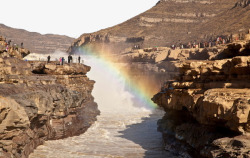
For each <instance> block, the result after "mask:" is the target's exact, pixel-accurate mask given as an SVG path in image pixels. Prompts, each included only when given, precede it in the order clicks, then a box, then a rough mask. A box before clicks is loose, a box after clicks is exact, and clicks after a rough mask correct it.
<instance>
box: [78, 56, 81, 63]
mask: <svg viewBox="0 0 250 158" xmlns="http://www.w3.org/2000/svg"><path fill="white" fill-rule="evenodd" d="M78 63H79V64H80V63H81V57H80V56H79V57H78Z"/></svg>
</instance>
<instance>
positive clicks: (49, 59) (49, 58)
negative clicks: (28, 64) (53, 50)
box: [47, 55, 50, 63]
mask: <svg viewBox="0 0 250 158" xmlns="http://www.w3.org/2000/svg"><path fill="white" fill-rule="evenodd" d="M47 59H48V60H47V62H48V63H49V62H50V55H49V56H48V57H47Z"/></svg>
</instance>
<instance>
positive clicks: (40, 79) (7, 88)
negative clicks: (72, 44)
mask: <svg viewBox="0 0 250 158" xmlns="http://www.w3.org/2000/svg"><path fill="white" fill-rule="evenodd" d="M88 71H90V67H88V66H86V65H82V64H71V65H57V63H45V62H27V61H23V60H20V59H18V58H15V57H4V58H2V57H0V157H28V155H29V154H30V153H31V152H32V151H33V150H34V149H35V148H36V147H37V146H38V145H41V144H43V143H44V141H46V140H51V139H61V138H66V137H69V136H75V135H79V134H82V133H83V132H85V131H86V130H87V128H88V127H90V126H91V124H92V123H93V122H94V121H95V120H96V116H97V115H98V114H99V110H98V109H97V104H96V103H95V102H94V101H93V100H94V98H93V96H92V95H91V91H92V89H93V85H94V81H91V80H89V78H88V77H87V76H86V73H87V72H88Z"/></svg>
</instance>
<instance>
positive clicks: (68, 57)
mask: <svg viewBox="0 0 250 158" xmlns="http://www.w3.org/2000/svg"><path fill="white" fill-rule="evenodd" d="M70 60H71V58H70V55H69V56H68V63H69V64H70Z"/></svg>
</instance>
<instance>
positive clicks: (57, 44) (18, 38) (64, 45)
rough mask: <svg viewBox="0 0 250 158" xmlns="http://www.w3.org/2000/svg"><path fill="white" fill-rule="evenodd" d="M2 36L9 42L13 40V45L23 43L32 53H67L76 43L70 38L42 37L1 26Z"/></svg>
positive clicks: (59, 36) (47, 35) (48, 35)
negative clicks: (71, 45)
mask: <svg viewBox="0 0 250 158" xmlns="http://www.w3.org/2000/svg"><path fill="white" fill-rule="evenodd" d="M0 34H1V35H2V36H5V37H6V39H7V41H8V40H11V41H12V42H11V45H13V44H18V45H19V47H20V46H21V43H23V44H24V47H25V48H27V49H29V50H30V51H31V52H32V53H39V54H49V53H54V52H55V51H56V50H60V51H63V52H66V51H67V49H68V47H69V46H70V44H71V43H72V42H73V41H74V39H73V38H71V37H68V36H61V35H53V34H46V35H41V34H40V33H36V32H28V31H26V30H23V29H15V28H11V27H8V26H5V25H3V24H0Z"/></svg>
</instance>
